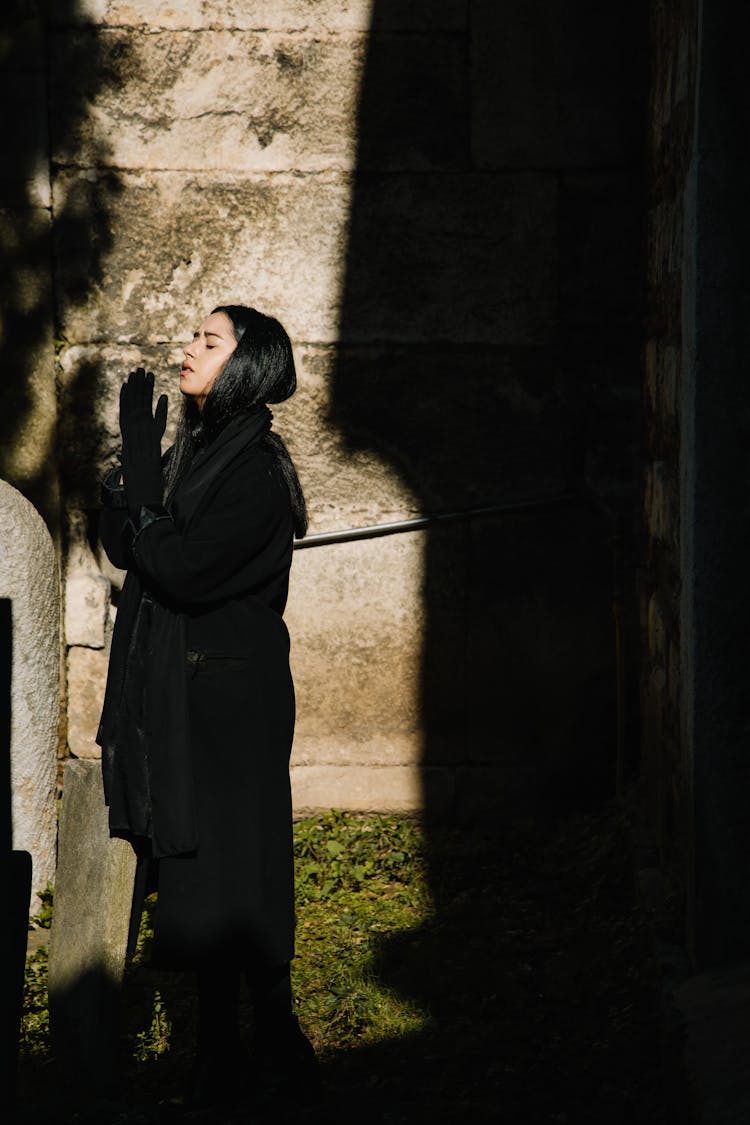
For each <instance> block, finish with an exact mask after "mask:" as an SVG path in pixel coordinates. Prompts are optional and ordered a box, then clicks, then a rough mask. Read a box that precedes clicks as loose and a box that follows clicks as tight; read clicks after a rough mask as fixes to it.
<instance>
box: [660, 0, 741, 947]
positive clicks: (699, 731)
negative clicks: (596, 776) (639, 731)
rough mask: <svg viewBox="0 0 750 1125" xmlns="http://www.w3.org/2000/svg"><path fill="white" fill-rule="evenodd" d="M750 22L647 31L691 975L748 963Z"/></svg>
mask: <svg viewBox="0 0 750 1125" xmlns="http://www.w3.org/2000/svg"><path fill="white" fill-rule="evenodd" d="M748 30H750V17H748V15H747V14H746V13H742V14H740V13H738V12H737V10H736V8H735V6H734V5H732V4H731V3H729V2H728V0H727V2H723V0H717V3H715V4H712V5H710V6H709V5H699V4H691V3H681V4H678V5H674V4H656V5H655V6H654V21H653V47H654V59H653V68H652V69H653V75H654V81H653V96H652V102H651V151H652V158H651V185H652V197H651V206H650V224H649V225H650V238H649V282H650V285H649V307H650V318H649V320H650V323H649V339H648V344H647V365H646V379H647V418H648V427H647V428H648V437H647V450H648V466H647V470H648V471H647V479H646V492H645V495H646V517H647V523H648V529H649V550H648V554H647V558H646V567H645V571H644V597H643V617H644V635H645V660H644V698H645V706H644V711H645V715H646V720H647V722H646V739H645V746H644V760H645V763H646V766H647V771H648V775H649V779H650V785H649V789H650V796H651V805H652V810H653V813H654V821H655V823H656V825H657V829H658V837H659V843H660V848H661V853H662V859H663V862H664V864H665V866H666V867H667V868H668V870H669V871H670V873H671V875H672V879H673V883H674V886H675V888H676V889H677V890H678V891H679V892H681V893H682V895H683V897H684V899H685V903H686V910H685V932H686V938H687V942H688V945H689V948H690V953H691V955H692V958H693V962H694V964H695V965H697V966H700V967H705V966H709V965H714V964H717V963H722V962H724V963H726V962H731V961H734V960H736V959H737V958H740V957H746V955H747V931H748V926H750V813H749V812H748V807H749V806H748V800H747V776H748V774H747V750H748V745H747V730H748V724H747V676H746V664H747V636H748V633H749V632H750V595H748V593H747V583H746V580H745V571H746V559H747V557H748V554H750V525H748V523H747V520H746V519H745V518H744V512H745V510H746V508H747V482H748V479H750V457H749V455H748V450H749V449H750V411H749V410H748V406H747V370H748V364H749V363H750V333H749V332H748V327H747V315H746V308H747V280H746V274H747V259H748V254H749V253H750V217H749V216H748V210H747V192H748V189H749V188H750V161H748V155H747V132H748V127H750V92H749V91H748V89H747V82H746V79H745V61H744V48H743V44H744V43H745V42H746V38H747V31H748Z"/></svg>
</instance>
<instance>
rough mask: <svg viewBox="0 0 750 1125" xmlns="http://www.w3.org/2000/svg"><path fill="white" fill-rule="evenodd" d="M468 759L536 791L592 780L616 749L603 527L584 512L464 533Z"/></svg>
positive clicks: (503, 521) (491, 523)
mask: <svg viewBox="0 0 750 1125" xmlns="http://www.w3.org/2000/svg"><path fill="white" fill-rule="evenodd" d="M470 552H471V554H470V563H469V567H468V575H467V595H468V596H467V604H466V621H467V640H466V649H467V656H466V664H467V675H466V682H467V702H466V716H467V720H466V721H467V727H468V731H467V741H468V743H469V752H468V754H469V758H470V760H472V761H473V762H475V763H477V764H484V765H487V766H488V767H490V766H491V767H493V768H500V769H503V768H510V769H517V770H519V771H520V773H521V774H523V773H524V772H525V771H526V770H532V771H535V772H536V774H537V776H538V778H539V779H540V780H541V781H542V782H545V781H546V782H547V783H548V784H549V783H555V782H556V780H557V779H562V778H564V777H565V776H566V775H567V777H568V778H569V779H570V783H571V784H575V781H574V779H576V778H577V779H578V780H579V781H581V782H584V783H586V784H588V783H589V782H591V781H593V780H594V778H600V777H601V772H600V771H601V770H602V769H603V768H604V767H605V765H606V761H607V756H608V755H607V747H613V745H614V735H615V727H614V690H615V672H614V628H613V624H612V609H611V604H612V587H611V573H612V557H611V550H610V546H609V527H608V525H607V523H606V522H605V521H604V520H602V519H601V517H599V516H597V515H596V514H595V513H594V512H593V511H592V509H591V508H589V507H588V505H586V504H585V503H583V502H582V503H579V504H577V505H575V506H573V505H565V506H563V507H559V508H557V509H555V508H554V507H553V508H552V509H551V510H550V511H548V512H542V513H536V514H526V515H517V516H509V517H495V518H490V519H487V520H482V521H477V522H476V523H475V524H474V525H472V528H471V547H470Z"/></svg>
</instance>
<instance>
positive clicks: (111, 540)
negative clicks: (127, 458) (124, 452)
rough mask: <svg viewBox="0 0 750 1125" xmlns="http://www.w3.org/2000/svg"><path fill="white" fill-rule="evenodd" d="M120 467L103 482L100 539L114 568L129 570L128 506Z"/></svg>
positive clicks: (116, 467)
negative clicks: (121, 481) (121, 480)
mask: <svg viewBox="0 0 750 1125" xmlns="http://www.w3.org/2000/svg"><path fill="white" fill-rule="evenodd" d="M121 472H122V470H121V468H120V466H119V465H115V467H114V468H112V469H110V470H109V472H108V473H107V475H106V476H105V478H104V480H103V481H102V509H101V512H100V514H99V538H100V539H101V541H102V546H103V547H104V550H105V551H106V553H107V558H108V559H109V561H110V562H111V563H112V565H113V566H116V567H119V568H120V570H127V568H128V567H129V566H130V558H129V555H128V549H127V535H126V525H127V523H128V505H127V502H126V500H125V489H124V488H123V486H122V485H121V484H120V474H121Z"/></svg>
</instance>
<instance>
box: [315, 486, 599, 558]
mask: <svg viewBox="0 0 750 1125" xmlns="http://www.w3.org/2000/svg"><path fill="white" fill-rule="evenodd" d="M580 499H581V493H580V492H556V493H554V494H553V495H551V496H542V497H539V498H538V499H535V500H520V501H516V502H515V503H513V504H507V503H506V504H488V505H485V506H483V507H481V508H464V509H462V510H461V511H458V512H435V513H434V514H432V515H428V516H414V517H413V518H412V519H408V520H394V521H393V522H392V523H374V524H370V525H369V526H366V527H347V528H343V529H342V530H340V531H321V532H318V533H316V534H315V535H306V536H305V538H304V539H295V541H294V549H295V550H296V551H302V550H305V549H306V548H308V547H327V546H329V545H330V544H332V543H352V542H354V541H355V540H357V539H378V538H380V537H381V536H383V535H400V534H401V533H402V532H408V531H419V530H420V529H421V528H425V527H436V526H437V525H438V524H444V523H464V522H468V521H469V520H473V519H481V518H483V517H487V516H501V515H515V514H516V513H520V512H528V511H534V510H536V509H538V508H549V507H552V506H557V505H558V504H569V503H570V502H571V501H573V500H580Z"/></svg>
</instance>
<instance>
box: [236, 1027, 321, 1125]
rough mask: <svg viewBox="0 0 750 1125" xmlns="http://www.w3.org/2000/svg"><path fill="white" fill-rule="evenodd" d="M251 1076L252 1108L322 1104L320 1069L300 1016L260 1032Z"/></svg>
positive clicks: (264, 1108) (265, 1108) (253, 1056)
mask: <svg viewBox="0 0 750 1125" xmlns="http://www.w3.org/2000/svg"><path fill="white" fill-rule="evenodd" d="M251 1074H252V1086H253V1092H254V1096H253V1098H252V1104H253V1106H254V1107H256V1108H258V1109H261V1110H268V1109H269V1108H270V1107H272V1106H273V1107H280V1108H281V1107H285V1106H286V1107H300V1108H303V1107H312V1106H316V1105H319V1104H320V1102H321V1101H322V1097H323V1090H322V1084H321V1078H320V1066H319V1064H318V1060H317V1057H316V1055H315V1051H314V1050H313V1046H312V1043H311V1042H310V1040H309V1039H308V1038H307V1036H306V1035H305V1033H304V1031H303V1030H302V1028H301V1027H300V1025H299V1020H298V1019H297V1018H296V1016H291V1015H290V1016H289V1017H288V1019H287V1020H286V1021H285V1023H284V1025H283V1026H277V1027H275V1028H273V1029H272V1030H271V1029H268V1028H260V1029H259V1032H258V1033H257V1034H256V1045H255V1049H254V1050H253V1053H252V1065H251Z"/></svg>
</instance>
